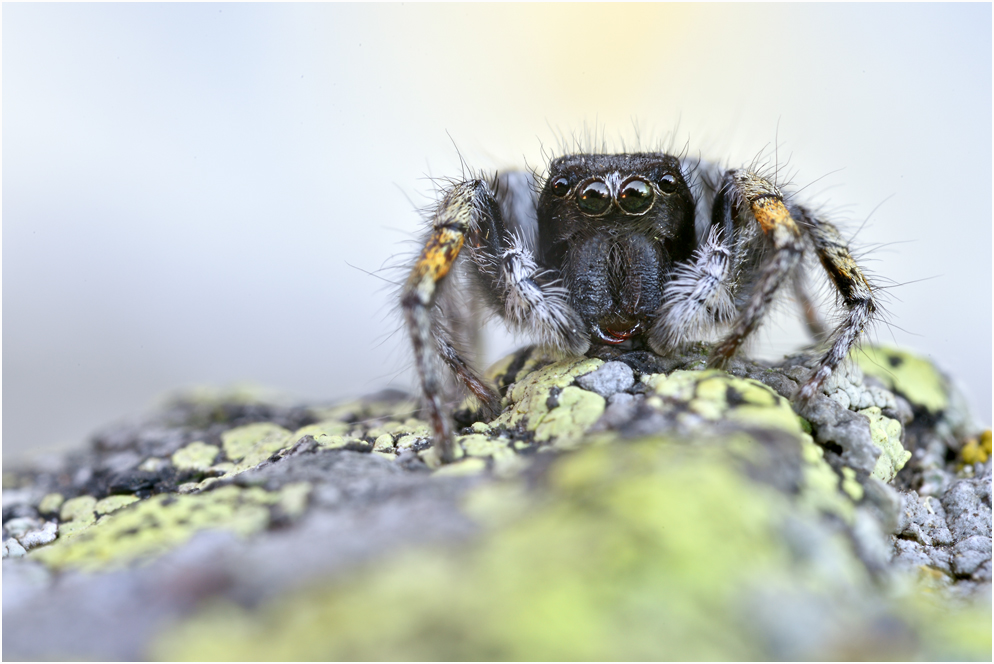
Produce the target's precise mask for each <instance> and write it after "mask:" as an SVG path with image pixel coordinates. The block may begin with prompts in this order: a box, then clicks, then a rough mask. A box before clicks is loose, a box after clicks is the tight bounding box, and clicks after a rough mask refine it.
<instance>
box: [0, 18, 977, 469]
mask: <svg viewBox="0 0 994 664" xmlns="http://www.w3.org/2000/svg"><path fill="white" fill-rule="evenodd" d="M2 19H3V27H2V30H3V109H2V110H3V422H2V426H3V449H4V452H6V453H7V454H8V455H15V456H18V455H23V454H25V453H27V452H29V451H32V450H39V449H51V448H53V447H57V446H66V445H73V444H79V443H80V442H82V440H83V439H84V438H85V437H86V435H87V434H88V433H90V432H91V431H92V430H94V429H95V428H97V427H99V426H101V425H103V424H106V423H108V422H110V421H113V420H115V419H118V418H120V417H122V416H125V415H129V414H137V413H141V412H142V411H144V410H146V409H148V408H151V407H153V406H154V405H155V404H156V403H157V401H158V400H160V399H161V398H162V397H163V395H165V394H168V393H169V392H171V391H174V390H176V389H180V388H184V387H189V386H194V385H217V386H223V385H230V384H233V383H241V382H246V381H247V382H251V383H254V384H257V385H262V386H266V387H268V388H273V389H276V390H279V391H281V392H283V393H285V394H287V395H289V396H290V397H292V398H297V399H301V400H309V401H313V400H321V399H334V398H341V397H346V396H349V395H358V394H362V393H367V392H371V391H375V390H378V389H380V388H382V387H385V386H388V385H392V386H395V387H401V388H411V387H413V385H414V376H413V372H412V370H411V363H410V358H409V355H408V352H407V342H406V338H405V335H404V334H403V333H402V332H401V331H400V317H399V316H398V315H397V312H396V311H395V297H394V286H393V285H391V284H390V283H388V282H387V281H384V279H387V280H392V281H396V280H398V279H402V278H403V275H402V273H401V272H400V271H398V270H396V269H393V270H390V269H388V270H385V271H382V272H377V271H378V270H380V269H381V268H383V267H384V266H396V265H399V264H402V263H403V262H404V261H405V260H406V259H407V258H408V257H409V256H411V255H412V254H413V253H414V252H415V251H416V249H417V248H416V246H414V245H413V244H411V243H410V240H411V238H412V237H414V236H415V235H416V233H417V232H419V230H420V229H421V224H422V220H421V217H420V216H419V214H418V213H417V210H416V209H417V208H418V207H421V206H424V205H427V204H428V203H430V202H431V201H432V200H433V197H434V189H433V186H432V183H431V182H430V181H429V180H428V179H427V177H428V176H448V175H458V174H459V173H460V160H459V154H458V153H457V151H456V147H454V146H457V147H458V150H459V152H461V153H462V157H463V158H464V159H465V160H466V161H467V162H468V164H469V165H470V166H472V167H473V168H485V169H488V170H493V169H496V168H501V167H508V166H520V165H523V164H527V165H529V166H533V167H535V166H541V165H542V163H543V161H544V160H545V159H546V157H547V156H548V155H549V154H550V153H554V152H556V151H557V149H558V146H559V145H560V143H561V141H562V139H563V137H565V138H566V139H567V140H568V141H571V137H572V136H574V135H578V136H580V135H583V134H584V133H590V134H594V133H596V134H597V135H598V137H600V136H603V137H604V138H605V139H606V141H607V143H608V145H609V147H611V148H612V149H616V150H621V149H622V147H623V146H628V147H631V146H632V145H633V144H634V142H635V139H636V136H637V135H638V136H640V137H641V144H642V145H643V146H644V147H654V146H655V145H657V144H658V143H659V142H660V141H663V142H664V145H667V146H668V145H671V144H672V145H675V146H676V149H682V148H683V147H684V146H685V145H686V146H688V148H689V149H690V150H691V151H692V152H694V153H697V152H700V153H702V154H704V155H705V156H709V157H712V158H716V159H719V160H727V161H728V162H729V163H731V164H736V165H738V164H744V163H749V162H751V161H752V160H753V158H754V157H755V156H756V155H757V154H759V153H761V152H764V153H765V154H766V155H767V156H768V157H769V159H770V160H771V163H772V159H773V154H774V145H775V144H778V148H777V150H776V156H777V160H778V162H779V163H780V164H781V165H783V164H784V163H786V170H787V172H788V173H789V174H790V175H792V176H793V180H794V182H795V183H796V184H797V185H799V186H803V185H807V184H810V185H811V186H809V187H808V188H807V189H805V195H806V196H808V197H809V199H810V200H813V201H815V202H817V203H822V204H824V205H825V206H826V209H829V210H831V211H832V212H833V217H832V218H833V219H835V220H836V221H838V222H839V223H840V225H841V226H843V227H844V229H846V230H847V231H848V233H847V235H848V234H852V233H856V238H855V240H854V244H855V246H856V247H857V248H861V249H863V251H862V252H861V253H862V256H863V258H862V260H863V262H864V263H865V265H866V267H867V268H868V270H869V271H870V272H871V273H872V274H873V275H876V277H877V280H878V282H879V283H880V284H881V285H885V286H889V287H888V289H887V290H886V295H887V296H888V299H887V302H888V305H889V306H888V310H889V321H890V325H886V324H881V325H878V326H877V327H876V328H875V330H874V331H873V336H872V338H873V339H874V340H876V341H878V342H881V343H889V344H895V343H896V344H899V345H902V346H907V347H911V348H914V349H917V350H919V351H921V352H922V353H924V354H925V355H927V356H929V357H931V358H933V359H934V360H935V361H937V362H938V363H939V364H940V365H941V366H943V367H944V368H946V369H947V370H948V371H950V372H951V373H952V374H953V375H954V376H955V377H957V378H958V379H959V381H960V383H961V384H962V386H963V387H964V389H965V391H966V393H967V395H968V397H969V400H970V403H971V405H972V407H973V409H974V415H975V416H976V418H977V419H978V420H980V421H981V422H985V423H988V424H989V423H990V421H991V339H992V337H991V119H992V115H991V7H990V5H910V6H909V5H892V4H888V5H856V6H851V5H845V6H840V5H831V6H826V5H786V6H785V5H763V6H748V5H738V4H737V5H734V6H724V5H714V4H705V5H677V6H669V5H632V6H626V5H620V4H611V5H591V4H584V5H563V4H556V5H541V6H534V5H529V6H517V5H496V6H479V5H470V6H460V5H444V6H426V5H413V6H411V5H406V6H395V5H361V6H353V5H313V4H306V5H285V4H275V5H270V4H252V5H241V4H106V5H103V4H101V5H77V4H72V5H62V4H58V5H56V4H5V5H4V7H3V16H2ZM636 127H637V128H638V129H637V130H636ZM543 149H544V152H543ZM783 169H784V167H783V166H781V171H782V170H783ZM857 231H858V233H857ZM369 273H376V274H369ZM516 343H519V342H518V341H516V340H515V339H513V338H511V337H509V336H508V335H507V334H505V333H501V332H500V331H494V332H493V333H492V334H491V336H490V340H489V347H488V350H489V354H490V357H491V359H496V357H497V356H499V355H500V354H501V353H502V352H505V351H507V350H509V349H510V348H511V347H512V346H514V345H515V344H516ZM803 343H805V336H804V333H803V332H802V329H801V327H800V325H799V324H798V323H797V321H796V320H795V318H794V317H793V314H792V312H790V315H786V314H785V315H781V316H779V317H778V318H777V319H776V320H774V321H772V322H770V323H769V324H767V325H765V326H764V328H763V329H762V331H761V333H760V338H759V340H758V342H757V344H756V346H755V347H754V353H756V354H759V355H763V356H767V357H777V356H779V355H782V354H783V353H786V352H790V351H791V350H793V349H796V348H797V347H798V346H799V345H801V344H803ZM8 458H9V456H8Z"/></svg>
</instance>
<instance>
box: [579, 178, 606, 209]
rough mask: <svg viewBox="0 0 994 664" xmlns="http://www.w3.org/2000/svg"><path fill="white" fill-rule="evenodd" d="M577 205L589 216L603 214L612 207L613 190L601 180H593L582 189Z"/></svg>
mask: <svg viewBox="0 0 994 664" xmlns="http://www.w3.org/2000/svg"><path fill="white" fill-rule="evenodd" d="M576 204H577V206H579V208H580V209H581V210H583V211H584V212H586V213H587V214H591V215H597V214H602V213H604V212H606V211H607V209H608V208H609V207H611V190H610V189H608V188H607V184H605V183H604V182H603V181H601V180H591V181H589V182H587V183H586V184H584V185H582V186H581V187H580V193H579V194H577V197H576Z"/></svg>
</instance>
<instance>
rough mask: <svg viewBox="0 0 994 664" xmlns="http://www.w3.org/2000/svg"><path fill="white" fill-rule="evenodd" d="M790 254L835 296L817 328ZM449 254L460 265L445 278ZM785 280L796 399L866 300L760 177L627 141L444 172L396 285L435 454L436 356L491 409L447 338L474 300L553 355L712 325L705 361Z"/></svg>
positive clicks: (806, 216) (859, 280)
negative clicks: (829, 321)
mask: <svg viewBox="0 0 994 664" xmlns="http://www.w3.org/2000/svg"><path fill="white" fill-rule="evenodd" d="M806 255H813V256H816V257H817V259H818V260H819V261H820V263H821V265H822V267H823V268H824V269H825V271H826V272H827V273H828V276H829V278H830V280H831V282H832V283H833V284H834V285H835V288H836V289H837V290H838V294H839V299H840V301H841V304H842V306H843V307H844V315H843V317H842V320H841V323H840V324H839V325H838V327H836V329H835V330H834V331H831V332H829V333H825V332H824V329H823V328H822V327H821V325H820V323H819V322H818V316H817V314H816V313H815V309H814V307H813V306H812V303H811V300H810V299H809V298H808V297H807V295H806V293H805V289H804V287H803V285H802V281H803V274H802V266H803V263H804V261H803V260H802V259H803V258H804V257H805V256H806ZM460 256H462V257H465V260H462V261H458V259H459V258H460ZM457 261H458V262H457ZM457 265H458V266H459V267H460V270H461V273H462V274H464V275H465V278H466V279H467V280H468V281H460V280H459V279H452V278H451V275H453V274H455V272H453V268H454V267H456V266H457ZM787 282H789V283H791V284H792V286H793V288H794V292H795V296H796V297H797V300H798V302H799V303H800V305H801V307H802V309H803V311H804V314H805V319H806V321H807V323H808V327H809V329H810V330H811V331H812V333H813V334H814V335H815V337H816V338H819V337H820V338H821V340H822V341H823V342H824V343H825V345H826V347H827V350H826V351H825V353H824V355H823V356H822V357H821V359H820V361H819V364H818V368H817V369H816V370H815V371H814V373H813V375H812V376H811V377H810V378H809V379H808V381H807V382H806V383H805V384H804V385H803V386H802V387H801V389H800V390H799V393H798V395H797V397H796V398H797V399H800V400H808V399H810V398H811V397H813V396H814V395H815V394H816V393H817V391H818V389H819V387H820V386H821V385H822V383H824V381H825V380H826V379H827V378H828V377H829V376H830V375H831V373H832V370H833V369H834V368H835V367H836V366H837V365H838V364H839V363H840V362H842V360H843V359H845V357H846V356H847V355H848V354H849V350H850V349H851V348H852V346H853V345H854V344H855V343H856V341H857V339H858V338H859V336H860V334H861V333H862V332H863V329H864V327H865V326H866V325H867V323H868V322H869V321H870V319H871V317H872V316H873V314H874V311H875V304H874V301H873V293H872V289H871V287H870V285H869V283H868V282H867V280H866V278H865V277H864V276H863V273H862V271H861V270H860V268H859V266H857V265H856V262H855V261H854V260H853V258H852V256H851V254H850V252H849V249H848V247H847V246H846V242H845V241H844V240H843V239H842V237H841V236H840V234H839V232H838V230H836V228H835V227H834V226H833V225H832V224H830V223H828V222H827V221H825V220H824V219H822V218H820V217H819V216H818V215H817V214H815V213H814V212H813V211H812V210H810V209H809V208H806V207H804V206H802V205H799V204H796V203H795V202H794V201H793V200H791V199H790V198H789V197H787V196H785V195H784V194H783V193H782V192H781V190H780V189H779V188H778V187H777V186H775V184H773V183H771V182H770V181H769V179H767V178H764V177H762V176H760V175H758V174H756V173H754V172H752V171H751V170H746V169H732V170H725V169H723V168H722V167H720V166H719V165H717V164H714V163H711V162H707V161H702V160H687V159H683V160H681V159H679V158H677V157H673V156H670V155H667V154H663V153H638V154H614V155H612V154H575V155H570V156H564V157H559V158H557V159H554V160H553V161H552V162H551V163H550V164H549V169H548V177H547V178H546V179H545V180H544V182H542V181H540V179H539V177H537V176H536V175H534V174H532V173H530V172H525V171H509V172H503V173H499V174H497V175H496V176H495V177H494V178H492V179H489V180H487V179H482V178H481V179H471V180H466V181H461V182H455V183H452V184H450V186H448V187H446V189H445V190H444V192H443V195H442V197H441V202H440V203H439V204H438V206H437V208H436V209H435V211H434V213H433V216H432V220H431V230H430V233H429V235H428V238H427V240H426V242H425V246H424V249H423V250H422V251H421V254H420V256H419V257H418V259H417V261H416V262H415V263H414V266H413V268H412V269H411V273H410V277H409V278H408V280H407V282H406V284H405V285H404V287H403V292H402V296H401V304H402V307H403V312H404V316H405V319H406V323H407V328H408V331H409V332H410V335H411V341H412V342H413V346H414V359H415V364H416V366H417V371H418V375H419V377H420V380H421V387H422V390H423V393H424V398H425V402H426V404H425V405H426V408H427V414H428V418H429V420H430V423H431V426H432V429H433V432H434V440H435V444H436V445H437V446H438V448H439V452H440V456H441V458H442V459H443V460H444V461H450V460H451V459H452V458H453V452H454V442H453V437H452V436H453V434H452V422H451V419H450V415H449V413H448V412H447V411H446V408H445V407H444V405H443V400H442V395H443V387H444V382H445V379H446V376H447V375H449V374H448V373H447V372H446V369H444V368H443V365H444V367H447V369H448V371H449V372H452V374H454V375H455V376H456V377H457V378H458V380H459V381H460V382H461V383H462V384H463V385H465V387H467V388H468V389H469V390H470V392H472V393H473V394H474V395H475V396H476V397H477V399H479V401H480V404H481V410H480V413H479V415H480V416H481V417H485V418H492V417H494V416H496V415H497V414H498V413H499V411H500V396H499V395H498V394H497V392H496V391H495V390H494V389H493V388H492V387H491V386H489V385H487V384H486V383H485V382H484V381H483V380H482V379H481V378H480V376H479V375H477V373H476V372H475V371H474V370H473V369H472V368H470V366H469V365H468V364H467V363H466V361H465V360H464V359H463V357H462V353H460V352H459V351H458V350H457V343H458V342H457V339H458V338H459V337H460V335H465V334H466V333H467V332H468V333H469V334H470V335H472V334H474V333H475V330H476V329H477V328H478V315H477V313H476V312H479V311H480V309H489V310H490V311H492V312H493V313H496V314H497V315H498V316H500V317H501V318H503V319H504V320H505V321H506V322H507V324H508V325H509V326H510V327H512V328H516V329H517V330H520V331H523V332H530V333H532V334H533V335H535V336H537V337H538V340H539V341H540V343H542V344H543V345H545V346H548V347H551V348H553V349H556V350H557V351H559V352H560V353H561V354H563V355H565V356H571V355H572V356H579V355H583V354H585V353H587V352H588V351H590V350H591V347H592V346H594V345H597V344H606V345H619V344H634V345H635V347H644V346H646V345H647V346H648V347H649V348H650V349H652V350H653V351H654V352H656V353H657V354H660V355H666V354H667V353H671V352H672V351H673V350H675V349H676V348H678V347H679V346H681V345H682V344H684V343H685V342H687V341H693V340H695V339H697V338H700V336H701V335H703V334H706V333H707V332H709V331H711V330H715V329H719V330H724V331H725V335H724V337H723V338H722V339H721V341H720V342H719V343H718V344H717V345H716V346H715V347H714V349H713V351H712V352H711V355H710V359H709V362H708V364H709V366H712V367H718V368H721V367H724V366H726V365H727V363H728V361H729V360H730V359H731V357H732V356H733V355H734V354H735V352H736V351H737V350H738V349H739V347H740V346H741V345H742V343H743V341H745V339H746V338H747V337H748V336H749V335H750V334H751V333H752V332H753V331H754V330H755V329H756V328H757V326H758V325H759V323H760V321H761V320H762V318H763V316H764V315H765V314H766V313H767V312H768V310H769V308H770V303H771V301H772V300H773V298H774V295H776V293H777V291H778V290H779V289H780V287H781V286H783V285H784V284H785V283H787ZM453 283H456V284H457V285H456V286H455V287H452V284H453ZM460 283H462V284H467V283H468V285H470V286H471V290H467V288H466V287H465V286H464V285H458V284H460Z"/></svg>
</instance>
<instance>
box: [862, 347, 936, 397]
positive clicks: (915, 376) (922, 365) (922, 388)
mask: <svg viewBox="0 0 994 664" xmlns="http://www.w3.org/2000/svg"><path fill="white" fill-rule="evenodd" d="M853 356H854V358H855V359H856V361H857V363H858V364H859V367H860V369H862V370H863V373H864V374H866V375H869V376H874V377H875V378H877V379H878V380H880V381H881V382H882V383H883V384H884V385H885V386H887V388H888V389H889V390H891V391H892V392H897V393H899V394H901V395H903V396H904V397H905V398H906V399H907V400H908V401H910V402H911V403H912V404H914V405H916V406H921V407H923V408H926V409H927V410H929V411H930V412H932V413H933V414H937V413H940V412H942V411H944V410H945V409H946V408H947V407H948V405H949V383H948V381H947V380H946V379H945V378H944V377H943V376H942V374H941V373H939V371H938V369H936V368H935V365H934V364H932V363H931V362H929V361H928V360H926V359H925V358H922V357H919V356H917V355H914V354H913V353H909V352H908V351H905V350H897V349H894V348H887V347H883V346H866V347H864V348H861V349H859V350H858V351H855V352H854V354H853Z"/></svg>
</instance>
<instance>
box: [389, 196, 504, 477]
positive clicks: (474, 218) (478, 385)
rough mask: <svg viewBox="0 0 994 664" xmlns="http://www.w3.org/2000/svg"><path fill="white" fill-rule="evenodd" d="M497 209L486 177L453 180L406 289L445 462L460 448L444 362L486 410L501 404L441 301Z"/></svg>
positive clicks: (417, 357)
mask: <svg viewBox="0 0 994 664" xmlns="http://www.w3.org/2000/svg"><path fill="white" fill-rule="evenodd" d="M498 215H499V212H498V211H497V206H496V202H495V201H494V198H493V196H492V195H491V194H490V192H489V189H488V188H487V186H486V184H485V183H483V182H480V181H471V182H462V183H459V184H456V185H455V186H453V187H452V188H451V189H450V190H449V191H448V193H447V194H446V195H445V197H444V198H443V199H442V202H441V203H440V204H439V207H438V210H437V211H436V213H435V216H434V218H433V220H432V230H431V234H430V235H429V236H428V240H427V242H426V243H425V246H424V249H422V250H421V254H420V256H418V259H417V261H416V262H415V264H414V268H413V269H412V270H411V274H410V276H409V277H408V279H407V282H406V283H405V284H404V288H403V291H402V293H401V301H400V302H401V307H402V309H403V311H404V318H405V320H406V322H407V329H408V332H409V333H410V335H411V344H412V346H413V350H414V364H415V366H416V368H417V371H418V377H419V379H420V382H421V390H422V394H423V396H424V401H425V408H426V409H427V411H428V419H429V423H430V424H431V428H432V431H433V432H434V434H435V445H437V446H438V449H439V456H440V457H441V459H442V460H443V461H446V462H447V461H451V460H452V459H453V457H454V451H455V450H454V446H453V438H452V424H451V422H450V418H449V415H448V413H447V411H446V409H445V406H444V403H443V395H444V378H445V377H444V374H443V373H442V371H443V369H442V365H444V366H447V367H448V368H449V369H450V370H451V371H452V372H454V373H455V374H456V376H458V378H459V379H460V380H461V381H462V383H463V384H464V385H466V387H467V388H469V390H470V391H471V392H472V393H473V395H474V396H476V398H477V399H479V401H480V404H481V405H482V407H483V410H484V411H486V412H487V414H489V415H494V414H495V413H496V411H497V410H498V409H499V406H500V396H499V395H498V394H497V393H496V392H495V391H494V390H493V389H492V388H490V387H489V386H487V385H486V384H485V383H484V382H483V380H482V379H480V377H479V376H477V375H476V373H474V372H473V370H472V369H471V368H470V367H469V365H468V364H467V363H466V362H465V360H463V359H462V358H461V357H460V356H459V353H457V352H456V349H455V347H454V346H453V343H452V339H451V338H450V336H449V333H448V332H447V331H446V329H445V326H444V325H443V322H442V321H441V320H440V319H439V318H440V314H439V311H438V307H437V306H436V303H437V300H438V297H439V294H440V292H441V289H442V286H443V285H444V282H445V279H446V277H447V276H448V275H449V273H450V271H451V270H452V267H453V266H454V265H455V262H456V259H457V258H458V257H459V252H460V250H461V249H462V247H463V244H464V243H465V242H466V241H467V239H468V240H469V242H470V243H471V244H476V245H479V244H482V243H483V242H485V241H486V240H487V236H488V235H494V234H496V232H497V229H496V227H495V225H496V224H495V222H496V221H497V220H498V219H499V216H498ZM481 221H482V222H484V223H483V224H482V226H483V227H481ZM487 222H489V223H487ZM439 360H441V362H439Z"/></svg>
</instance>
